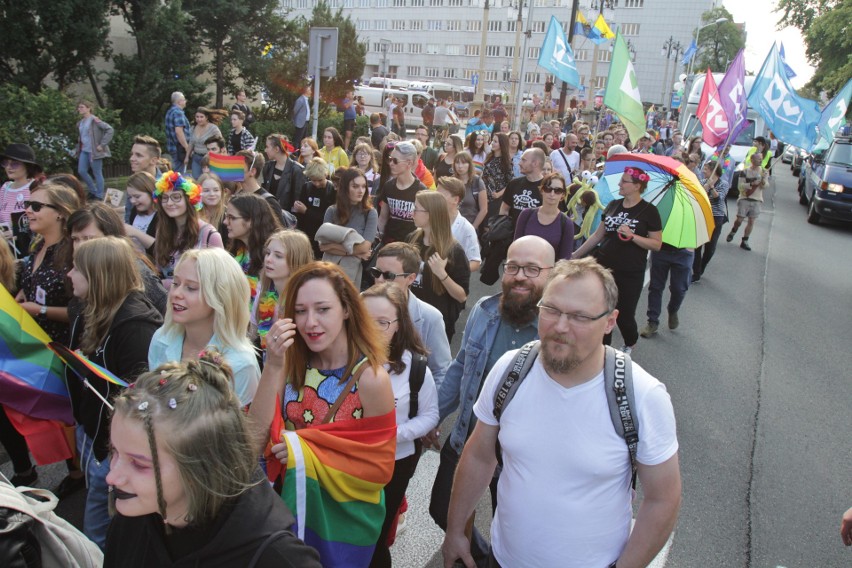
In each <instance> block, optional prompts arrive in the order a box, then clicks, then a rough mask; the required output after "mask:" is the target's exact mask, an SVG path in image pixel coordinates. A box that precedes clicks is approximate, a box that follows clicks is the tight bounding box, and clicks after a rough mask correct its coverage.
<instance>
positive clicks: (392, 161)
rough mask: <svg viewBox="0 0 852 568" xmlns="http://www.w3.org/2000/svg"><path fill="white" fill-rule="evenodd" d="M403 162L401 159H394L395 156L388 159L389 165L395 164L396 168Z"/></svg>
mask: <svg viewBox="0 0 852 568" xmlns="http://www.w3.org/2000/svg"><path fill="white" fill-rule="evenodd" d="M401 161H402V160H400V159H399V158H394V157H393V156H391V157H390V158H388V163H390V164H393V165H394V166H395V165H397V164H399V163H400V162H401Z"/></svg>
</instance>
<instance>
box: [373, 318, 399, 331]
mask: <svg viewBox="0 0 852 568" xmlns="http://www.w3.org/2000/svg"><path fill="white" fill-rule="evenodd" d="M398 321H399V319H395V320H376V325H377V326H379V329H381V330H382V331H387V330H389V329H390V326H391V324H392V323H396V322H398Z"/></svg>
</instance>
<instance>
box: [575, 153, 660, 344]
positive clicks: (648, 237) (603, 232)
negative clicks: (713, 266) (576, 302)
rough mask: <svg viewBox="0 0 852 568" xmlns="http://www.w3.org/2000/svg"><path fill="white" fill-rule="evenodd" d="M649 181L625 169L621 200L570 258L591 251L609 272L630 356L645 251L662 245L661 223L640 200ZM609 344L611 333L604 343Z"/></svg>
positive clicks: (638, 170) (638, 172) (635, 337)
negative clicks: (614, 288) (615, 289)
mask: <svg viewBox="0 0 852 568" xmlns="http://www.w3.org/2000/svg"><path fill="white" fill-rule="evenodd" d="M650 180H651V177H650V176H649V175H648V174H647V173H645V171H644V170H642V169H641V168H632V167H626V168H624V174H623V175H622V176H621V180H620V181H619V182H618V193H619V194H620V195H621V196H622V199H616V200H615V201H611V202H610V203H609V205H607V207H606V210H604V212H603V215H602V220H603V221H602V222H601V224H600V225H598V228H597V230H596V231H595V232H594V233H592V235H591V236H590V237H589V238H588V239H587V240H586V242H585V243H584V244H583V246H581V247H580V248H578V249H577V251H576V252H575V253H574V255H573V258H582V257H584V256H585V255H587V254H589V253H592V252H593V251H594V256H595V258H596V259H597V261H598V262H599V263H600V264H601V265H602V266H604V267H606V268H609V269H610V270H612V275H613V277H614V278H615V284H616V286H617V287H618V304H617V305H616V309H617V310H618V320H617V323H618V329H619V331H621V336H622V337H623V338H624V347H623V348H622V350H623V351H624V352H625V353H627V354H630V353H631V352H632V351H633V348H634V347H635V346H636V342H637V341H638V340H639V329H638V326H637V325H636V305H637V304H638V303H639V297H640V296H641V295H642V287H643V285H644V279H645V266H646V265H647V263H648V251H649V250H650V251H658V250H660V247H662V245H663V223H662V220H661V219H660V213H659V211H658V210H657V208H656V207H654V206H653V205H652V204H651V203H648V202H647V201H645V200H643V199H642V193H643V192H644V191H645V189H646V188H647V187H648V182H649V181H650ZM598 245H600V247H598ZM611 342H612V333H608V334H606V335H605V336H604V343H605V344H606V345H609V344H610V343H611Z"/></svg>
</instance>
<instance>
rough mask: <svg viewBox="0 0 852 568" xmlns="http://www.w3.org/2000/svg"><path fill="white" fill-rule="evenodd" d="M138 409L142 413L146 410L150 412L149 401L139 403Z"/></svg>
mask: <svg viewBox="0 0 852 568" xmlns="http://www.w3.org/2000/svg"><path fill="white" fill-rule="evenodd" d="M136 408H138V409H139V410H141V411H142V412H145V411H146V410H148V401H147V400H143V401H142V402H140V403H139V406H137V407H136Z"/></svg>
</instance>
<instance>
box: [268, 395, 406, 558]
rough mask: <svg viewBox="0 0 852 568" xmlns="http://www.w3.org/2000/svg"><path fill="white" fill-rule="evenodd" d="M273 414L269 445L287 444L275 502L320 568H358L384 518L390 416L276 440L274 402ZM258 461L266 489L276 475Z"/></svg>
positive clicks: (277, 467)
mask: <svg viewBox="0 0 852 568" xmlns="http://www.w3.org/2000/svg"><path fill="white" fill-rule="evenodd" d="M276 406H277V407H278V408H277V409H276V413H275V416H276V418H275V419H274V420H273V424H272V426H271V429H270V434H271V440H274V442H271V443H279V442H281V441H282V439H283V440H286V442H287V451H288V453H289V456H290V459H288V460H287V469H286V472H283V473H284V483H283V485H282V488H281V498H282V499H284V502H285V503H286V504H287V506H288V507H289V508H290V510H291V511H292V512H293V513H294V515H295V517H296V532H297V534H298V535H299V538H301V539H302V540H304V541H305V542H306V543H307V544H308V545H310V546H313V547H314V548H316V549H317V551H318V552H319V554H320V561H321V562H322V565H323V566H324V567H325V568H338V567H339V568H343V567H347V568H359V567H364V568H366V567H367V566H369V565H370V559H371V558H372V556H373V550H374V549H375V545H376V541H377V540H378V538H379V533H380V532H381V529H382V524H383V523H384V518H385V497H384V486H385V484H387V483H388V482H389V481H390V479H391V477H392V476H393V468H394V460H395V452H396V413H395V412H394V411H391V412H389V413H387V414H385V415H384V416H373V417H370V418H362V419H360V420H343V421H341V422H332V423H330V424H321V425H318V426H313V427H310V428H303V429H301V430H296V431H295V432H294V431H284V432H282V429H283V427H284V420H283V418H281V409H280V399H279V402H278V404H277V405H276ZM266 458H267V475H268V476H269V479H270V480H271V481H274V480H276V479H278V477H279V476H280V475H281V474H282V469H283V467H282V465H281V463H280V462H279V461H278V460H276V459H275V457H274V456H272V455H271V453H269V451H267V456H266Z"/></svg>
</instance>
